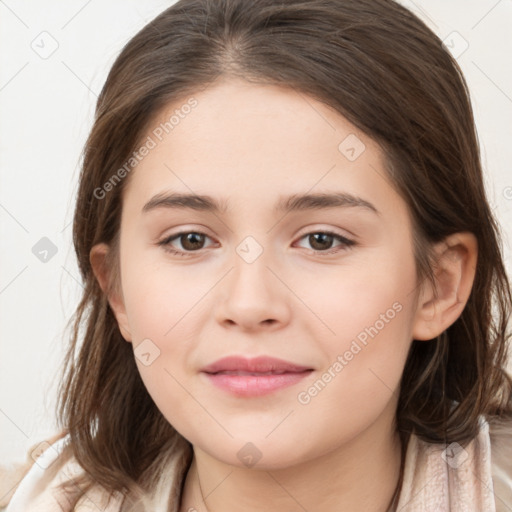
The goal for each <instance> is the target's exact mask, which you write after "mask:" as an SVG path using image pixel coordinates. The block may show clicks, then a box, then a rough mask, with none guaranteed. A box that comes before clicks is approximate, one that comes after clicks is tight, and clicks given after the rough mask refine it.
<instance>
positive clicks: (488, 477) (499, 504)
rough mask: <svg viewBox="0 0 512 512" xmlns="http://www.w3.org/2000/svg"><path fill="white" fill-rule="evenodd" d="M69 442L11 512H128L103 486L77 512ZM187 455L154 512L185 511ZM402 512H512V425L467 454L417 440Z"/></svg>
mask: <svg viewBox="0 0 512 512" xmlns="http://www.w3.org/2000/svg"><path fill="white" fill-rule="evenodd" d="M67 441H68V436H66V437H64V438H62V439H59V440H58V441H57V442H55V443H54V444H52V445H51V446H49V447H48V448H47V449H46V451H44V452H43V453H42V455H40V457H39V458H38V459H37V461H36V462H35V463H34V464H33V466H32V467H31V469H30V470H29V472H28V473H27V474H26V475H25V477H24V478H23V480H22V481H21V483H20V484H19V486H18V488H17V489H16V492H15V493H14V495H13V497H12V499H11V501H10V503H9V505H8V507H7V510H6V512H32V511H34V512H92V511H94V512H98V511H101V512H124V510H123V507H122V497H121V495H116V496H114V498H113V499H111V500H110V502H109V501H108V499H107V497H108V494H107V493H106V491H105V490H104V489H102V488H100V487H97V488H93V489H92V490H91V491H88V492H87V494H86V496H84V497H83V499H82V500H81V501H80V502H79V505H78V506H77V508H76V509H75V511H72V509H71V505H70V501H69V497H68V498H67V497H66V496H65V495H64V494H61V493H58V492H57V485H58V484H59V483H61V482H62V481H63V480H65V479H66V478H67V477H73V476H77V475H78V474H79V473H83V470H82V469H81V467H80V466H79V465H78V464H77V462H76V461H75V460H74V458H73V457H70V456H67V457H65V456H64V453H67V452H65V451H64V447H65V446H66V444H67ZM186 450H187V448H186V447H185V446H181V447H180V445H178V448H177V452H176V457H175V458H173V461H174V462H173V463H172V464H171V465H170V467H169V479H168V480H167V481H168V482H169V487H167V488H166V489H167V490H166V491H165V492H163V491H160V492H157V493H156V494H155V495H154V496H153V501H152V506H151V508H150V509H149V510H151V511H158V512H160V511H162V512H178V511H179V505H180V503H179V501H180V496H179V489H181V488H182V486H181V484H182V482H183V479H184V477H185V475H186V471H187V470H188V467H187V466H186V465H184V464H183V460H185V457H187V454H186ZM125 510H128V509H125ZM137 510H140V509H137ZM149 510H148V512H149ZM396 510H397V511H400V512H511V511H512V423H510V422H508V423H507V422H504V421H500V422H494V421H493V423H492V424H491V425H489V423H488V422H487V421H485V420H484V419H483V417H482V418H481V420H480V430H479V433H478V435H477V436H476V437H475V438H474V439H473V440H472V441H471V442H470V443H469V444H468V445H467V446H466V448H465V449H463V448H462V447H461V446H460V445H458V444H457V443H452V444H451V445H448V446H445V445H442V444H432V443H426V442H424V441H422V440H420V439H419V438H418V437H416V436H415V435H412V436H411V438H410V440H409V443H408V445H407V451H406V459H405V466H404V478H403V484H402V489H401V493H400V496H399V499H398V504H397V507H396ZM310 512H314V511H310Z"/></svg>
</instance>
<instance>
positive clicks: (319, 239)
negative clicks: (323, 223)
mask: <svg viewBox="0 0 512 512" xmlns="http://www.w3.org/2000/svg"><path fill="white" fill-rule="evenodd" d="M332 240H333V237H332V235H329V234H327V233H313V234H312V235H309V243H310V244H311V247H313V248H315V249H329V246H330V245H331V244H332ZM322 244H323V245H322ZM326 244H327V245H326Z"/></svg>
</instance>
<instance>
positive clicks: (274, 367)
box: [201, 356, 313, 396]
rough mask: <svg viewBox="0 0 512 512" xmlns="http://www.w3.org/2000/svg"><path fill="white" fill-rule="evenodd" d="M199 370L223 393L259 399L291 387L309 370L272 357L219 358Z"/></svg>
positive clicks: (310, 369)
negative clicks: (257, 397) (227, 392)
mask: <svg viewBox="0 0 512 512" xmlns="http://www.w3.org/2000/svg"><path fill="white" fill-rule="evenodd" d="M201 371H202V373H204V374H205V375H206V377H207V378H208V379H209V380H210V382H212V383H213V384H215V385H216V386H218V387H219V388H221V389H224V390H225V391H229V392H231V393H233V394H235V395H237V396H261V395H265V394H267V393H271V392H272V391H276V390H278V389H282V388H285V387H288V386H292V385H293V384H296V383H297V382H299V381H300V380H302V379H303V378H304V377H306V376H307V375H309V374H310V373H311V371H313V370H312V368H308V367H307V366H301V365H297V364H294V363H291V362H289V361H284V360H282V359H276V358H273V357H266V356H260V357H256V358H253V359H247V358H244V357H239V356H238V357H237V356H230V357H225V358H222V359H219V360H218V361H216V362H214V363H212V364H210V365H208V366H206V367H204V368H203V369H202V370H201Z"/></svg>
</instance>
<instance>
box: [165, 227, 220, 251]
mask: <svg viewBox="0 0 512 512" xmlns="http://www.w3.org/2000/svg"><path fill="white" fill-rule="evenodd" d="M209 238H210V237H209V236H208V235H205V234H204V233H198V232H197V231H182V232H181V233H176V234H174V235H171V236H168V237H167V238H165V239H164V240H162V241H161V242H158V245H160V246H163V248H164V250H165V251H167V252H170V253H171V254H176V255H179V256H186V255H187V253H192V252H197V251H199V250H200V249H203V248H204V247H205V241H206V239H209ZM176 242H179V245H178V246H176ZM180 246H181V247H180Z"/></svg>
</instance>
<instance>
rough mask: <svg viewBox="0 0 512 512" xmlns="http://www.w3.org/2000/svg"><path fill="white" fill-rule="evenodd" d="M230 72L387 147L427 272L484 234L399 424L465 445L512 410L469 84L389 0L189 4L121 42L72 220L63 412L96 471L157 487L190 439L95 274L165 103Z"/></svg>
mask: <svg viewBox="0 0 512 512" xmlns="http://www.w3.org/2000/svg"><path fill="white" fill-rule="evenodd" d="M229 76H233V77H241V78H243V79H245V80H247V81H250V82H254V83H260V84H273V85H281V86H286V87H291V88H293V89H295V90H297V91H299V92H301V93H302V94H305V95H309V96H311V97H313V98H315V99H317V100H319V101H322V102H323V103H325V104H327V105H329V106H331V107H332V108H334V109H335V110H337V111H338V112H339V113H340V114H341V115H343V116H344V117H346V118H347V119H348V120H349V121H350V122H352V123H353V124H354V125H355V126H357V127H358V128H359V129H361V130H362V131H363V132H364V133H366V134H367V135H368V136H370V137H371V138H373V139H374V140H375V141H377V143H379V145H380V147H381V148H382V150H383V152H384V154H385V155H386V166H387V170H388V173H389V176H390V178H391V181H392V182H393V184H394V185H395V186H396V188H397V190H398V191H399V192H400V194H401V195H402V197H403V198H404V200H405V201H406V202H407V204H408V206H409V209H410V212H411V216H412V219H413V224H414V240H415V255H416V261H417V269H418V278H419V279H423V278H427V279H432V276H433V273H432V268H433V267H432V264H433V262H432V260H431V257H430V252H429V251H430V249H431V247H432V245H433V243H435V242H438V241H440V240H442V239H444V238H445V237H447V236H448V235H451V234H453V233H456V232H462V231H469V232H471V233H473V234H474V235H475V236H476V238H477V241H478V248H479V255H478V264H477V269H476V276H475V281H474V286H473V289H472V292H471V296H470V298H469V301H468V303H467V305H466V307H465V309H464V311H463V313H462V314H461V316H460V317H459V318H458V319H457V321H456V322H455V323H454V324H453V325H452V326H451V327H450V328H449V329H447V330H446V331H445V332H444V333H443V334H442V335H440V336H439V337H438V339H436V340H432V341H429V342H419V341H413V342H412V345H411V349H410V353H409V356H408V359H407V362H406V365H405V370H404V373H403V377H402V385H401V391H400V396H399V403H398V408H397V414H396V419H397V426H398V430H399V432H401V434H402V435H404V434H409V433H411V432H414V433H415V434H416V435H418V436H420V437H421V438H423V439H425V440H427V441H430V442H440V441H442V442H452V441H457V442H459V443H461V444H463V443H466V442H468V441H469V440H470V439H471V438H473V437H474V436H475V434H476V433H477V429H478V417H479V416H480V415H485V417H486V418H488V419H490V418H493V417H503V416H508V415H510V414H511V411H512V405H511V388H512V382H511V379H510V377H509V376H508V375H507V374H506V371H505V368H506V358H507V341H508V340H507V338H508V336H509V334H508V331H507V328H508V327H507V321H508V318H509V316H510V311H511V290H510V284H509V282H508V280H507V276H506V272H505V269H504V264H503V260H502V255H501V242H500V238H499V230H498V227H497V223H496V221H495V219H494V217H493V214H492V212H491V210H490V207H489V204H488V202H487V199H486V195H485V191H484V183H483V178H482V168H481V163H480V154H479V146H478V141H477V136H476V133H475V123H474V119H473V114H472V108H471V104H470V100H469V93H468V90H467V85H466V82H465V80H464V78H463V76H462V73H461V70H460V68H459V66H458V65H457V62H456V61H455V60H454V58H453V57H452V56H451V55H450V54H449V53H448V52H447V51H446V50H445V49H444V48H443V46H442V43H441V41H440V40H439V39H438V37H437V36H436V35H435V34H433V33H432V31H431V30H430V29H429V28H428V27H427V26H426V25H425V24H424V23H423V22H422V21H421V20H419V19H418V18H417V17H416V16H415V15H413V14H412V13H411V12H409V11H408V10H407V9H405V8H404V7H402V6H401V5H399V4H397V3H395V2H394V1H392V0H307V1H300V0H280V1H279V2H277V1H275V0H257V1H244V0H180V1H178V2H177V3H176V4H174V5H173V6H172V7H170V8H169V9H167V10H166V11H164V12H163V13H161V14H160V15H159V16H158V17H157V18H155V19H154V20H153V21H151V22H150V23H148V24H147V25H146V26H145V27H144V28H143V29H142V30H141V31H140V32H139V33H138V34H136V35H135V36H134V37H133V38H132V39H131V40H130V41H129V42H128V44H127V45H126V46H125V47H124V48H123V50H122V52H121V54H120V55H119V57H118V58H117V60H116V61H115V63H114V65H113V67H112V69H111V71H110V73H109V75H108V78H107V81H106V83H105V85H104V87H103V90H102V91H101V94H100V96H99V98H98V102H97V108H96V117H95V122H94V126H93V127H92V130H91V133H90V135H89V138H88V140H87V142H86V145H85V148H84V151H83V165H82V171H81V175H80V184H79V190H78V197H77V203H76V211H75V217H74V226H73V229H74V246H75V250H76V255H77V258H78V263H79V267H80V271H81V275H82V278H83V282H84V287H85V289H84V293H83V297H82V300H81V302H80V304H79V306H78V308H77V311H76V315H75V317H74V331H73V335H72V340H71V344H70V348H69V352H68V354H67V357H66V366H65V371H64V378H63V384H62V388H61V392H60V401H59V421H60V422H61V424H62V426H63V428H65V429H66V430H67V431H69V434H70V439H71V442H70V446H71V447H72V451H73V454H74V456H75V457H76V459H77V461H78V463H79V464H80V465H81V466H82V467H83V468H84V469H85V471H86V473H87V475H88V479H89V480H88V481H89V482H97V483H99V484H100V485H102V486H104V487H105V488H106V489H108V490H111V491H114V490H118V491H122V492H124V491H126V490H129V489H135V488H137V487H139V488H141V489H144V490H146V491H148V490H150V489H152V488H154V486H155V485H156V483H157V481H158V476H159V474H158V471H159V468H161V467H163V465H164V464H165V462H166V461H167V460H169V458H170V457H172V453H173V450H175V449H176V447H177V446H178V444H179V443H186V441H185V440H184V439H183V438H182V437H181V436H180V435H179V434H178V433H177V432H176V431H175V430H174V428H173V427H172V426H171V425H170V424H169V423H168V422H167V420H166V419H165V418H164V416H163V415H162V414H161V413H160V411H159V410H158V409H157V407H156V405H155V404H154V403H153V401H152V399H151V398H150V396H149V394H148V392H147V391H146V389H145V387H144V385H143V382H142V380H141V378H140V376H139V373H138V371H137V367H136V365H135V362H134V356H133V351H132V347H131V346H130V345H129V344H128V343H126V342H124V340H123V339H122V337H121V334H120V332H119V329H118V326H117V323H116V320H115V318H114V315H113V313H112V311H111V309H110V307H109V305H108V302H107V299H106V297H105V294H104V293H103V292H102V290H101V289H100V287H99V285H98V283H97V281H96V279H95V277H94V275H93V272H92V269H91V265H90V262H89V253H90V250H91V248H92V247H93V246H94V245H95V244H97V243H100V242H105V243H107V244H110V245H111V246H112V247H113V248H114V250H113V251H111V253H112V258H111V261H110V263H109V264H110V265H112V266H113V268H114V269H115V268H116V267H115V266H116V264H117V259H116V258H117V250H116V242H117V236H118V234H119V227H120V214H121V208H122V191H123V188H124V187H125V186H126V183H127V181H128V180H129V175H128V176H126V177H124V179H122V180H120V181H119V182H118V183H117V182H116V184H115V186H113V187H109V190H108V191H106V192H105V188H102V187H103V186H104V184H105V183H107V182H108V181H109V179H111V177H112V176H113V175H114V174H115V173H116V171H117V170H118V169H120V168H121V167H122V166H123V165H124V164H125V163H126V162H127V161H128V160H129V158H130V156H131V155H132V154H133V152H134V151H135V150H137V145H138V144H140V140H141V138H142V137H144V135H145V134H147V130H148V129H149V128H150V127H151V123H152V120H153V119H154V118H155V116H156V115H157V114H158V113H159V112H160V111H161V109H162V108H163V107H164V106H166V105H168V104H169V103H170V102H177V101H180V100H183V98H187V95H193V94H194V93H197V92H198V91H199V90H201V89H202V88H204V87H208V86H210V85H212V84H214V83H215V81H216V80H217V79H218V78H219V77H222V78H225V77H229ZM134 172H136V167H135V170H134ZM100 189H101V193H99V192H98V190H100ZM114 285H115V284H113V286H114ZM84 482H85V480H84ZM85 488H86V487H85V486H84V489H85ZM127 494H128V493H127Z"/></svg>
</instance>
